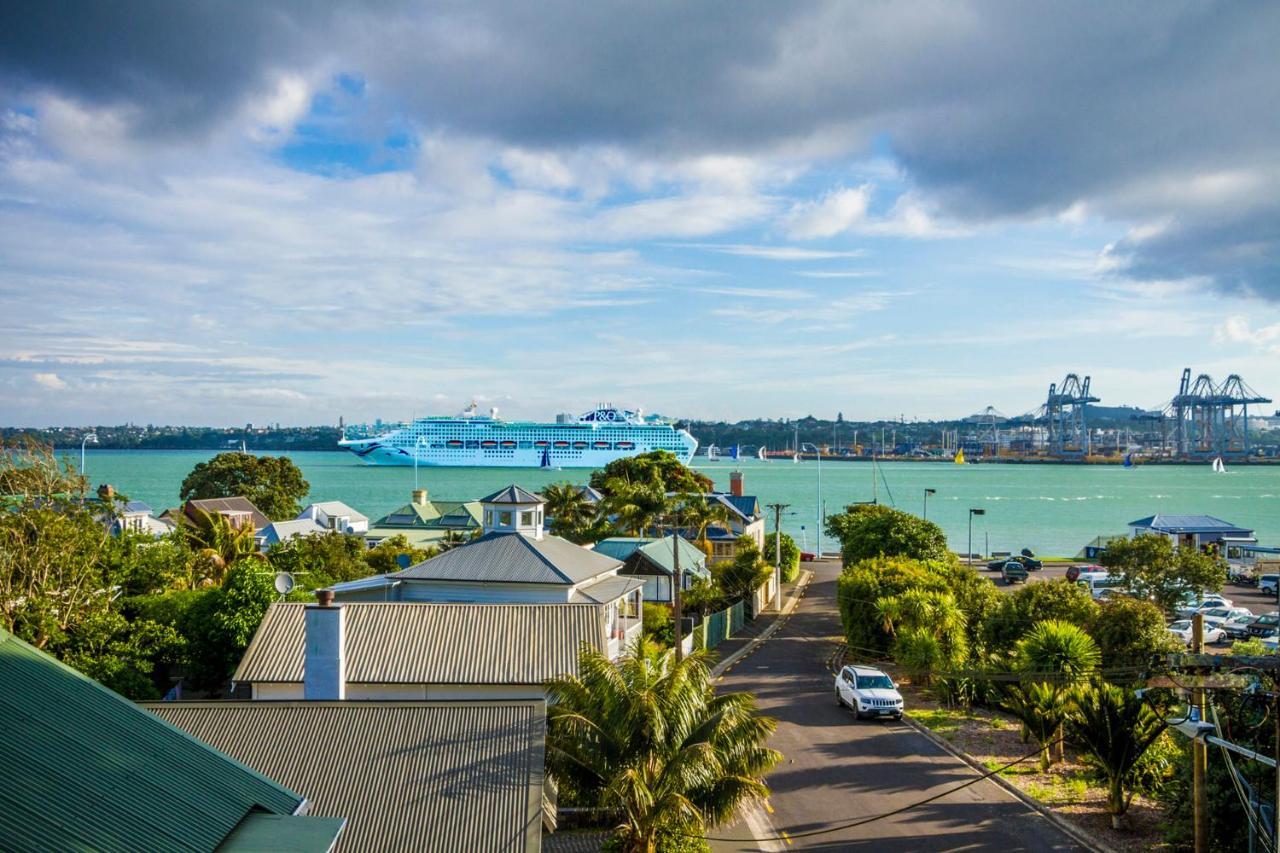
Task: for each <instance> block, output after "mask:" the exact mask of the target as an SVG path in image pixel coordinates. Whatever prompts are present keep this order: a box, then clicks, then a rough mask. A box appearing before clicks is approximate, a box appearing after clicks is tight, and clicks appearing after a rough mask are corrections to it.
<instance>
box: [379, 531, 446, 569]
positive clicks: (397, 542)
mask: <svg viewBox="0 0 1280 853" xmlns="http://www.w3.org/2000/svg"><path fill="white" fill-rule="evenodd" d="M437 553H438V552H437V551H436V550H435V549H434V548H415V547H413V546H412V545H410V544H409V540H408V539H406V538H405V537H404V536H403V535H401V534H396V535H395V536H390V537H388V538H386V539H383V540H382V541H381V542H379V543H378V544H377V545H376V546H374V547H373V548H370V549H369V550H368V551H366V552H365V555H364V561H365V562H366V563H367V564H368V565H369V571H370V572H371V573H372V574H375V575H389V574H391V573H392V572H398V571H400V569H402V568H404V567H403V566H401V565H400V557H402V556H407V557H408V558H409V565H411V566H413V565H417V564H418V563H421V562H422V561H423V560H429V559H431V558H432V557H434V556H435V555H436V554H437Z"/></svg>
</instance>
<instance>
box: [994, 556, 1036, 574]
mask: <svg viewBox="0 0 1280 853" xmlns="http://www.w3.org/2000/svg"><path fill="white" fill-rule="evenodd" d="M1006 563H1021V564H1022V566H1023V567H1024V568H1026V570H1027V571H1030V572H1038V571H1040V570H1041V569H1043V568H1044V563H1042V562H1040V561H1039V560H1037V559H1036V558H1035V557H1028V556H1026V555H1025V554H1014V555H1013V556H1012V557H1000V558H999V559H996V560H992V561H991V562H989V563H987V571H989V572H999V571H1002V570H1003V569H1004V567H1005V564H1006Z"/></svg>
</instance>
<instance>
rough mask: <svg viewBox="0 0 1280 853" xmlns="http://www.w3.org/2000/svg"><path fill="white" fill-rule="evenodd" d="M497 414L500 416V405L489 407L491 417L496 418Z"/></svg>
mask: <svg viewBox="0 0 1280 853" xmlns="http://www.w3.org/2000/svg"><path fill="white" fill-rule="evenodd" d="M497 416H498V407H497V406H494V407H492V408H491V409H489V417H491V418H496V417H497Z"/></svg>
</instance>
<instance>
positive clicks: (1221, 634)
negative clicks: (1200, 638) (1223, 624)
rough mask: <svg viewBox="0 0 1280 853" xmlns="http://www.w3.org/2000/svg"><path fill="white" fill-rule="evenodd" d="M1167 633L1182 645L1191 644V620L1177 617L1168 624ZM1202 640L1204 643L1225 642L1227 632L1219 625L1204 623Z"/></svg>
mask: <svg viewBox="0 0 1280 853" xmlns="http://www.w3.org/2000/svg"><path fill="white" fill-rule="evenodd" d="M1169 633H1170V634H1173V636H1175V637H1177V638H1178V639H1179V640H1181V641H1182V644H1183V645H1184V646H1189V645H1191V620H1190V619H1179V620H1178V621H1177V622H1174V623H1173V624H1172V625H1170V626H1169ZM1204 641H1205V642H1206V643H1225V642H1226V641H1227V632H1226V631H1224V630H1223V629H1222V628H1220V627H1211V626H1209V625H1205V626H1204Z"/></svg>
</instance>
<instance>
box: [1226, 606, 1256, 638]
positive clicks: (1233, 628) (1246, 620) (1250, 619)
mask: <svg viewBox="0 0 1280 853" xmlns="http://www.w3.org/2000/svg"><path fill="white" fill-rule="evenodd" d="M1257 619H1258V617H1257V616H1254V615H1253V614H1252V613H1246V614H1243V615H1241V616H1233V617H1231V618H1230V619H1228V620H1227V621H1225V622H1223V623H1222V624H1221V625H1219V626H1218V627H1220V628H1221V629H1222V630H1224V631H1226V632H1227V636H1228V637H1230V638H1231V639H1233V640H1247V639H1249V626H1250V625H1252V624H1253V623H1254V622H1256V621H1257Z"/></svg>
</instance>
